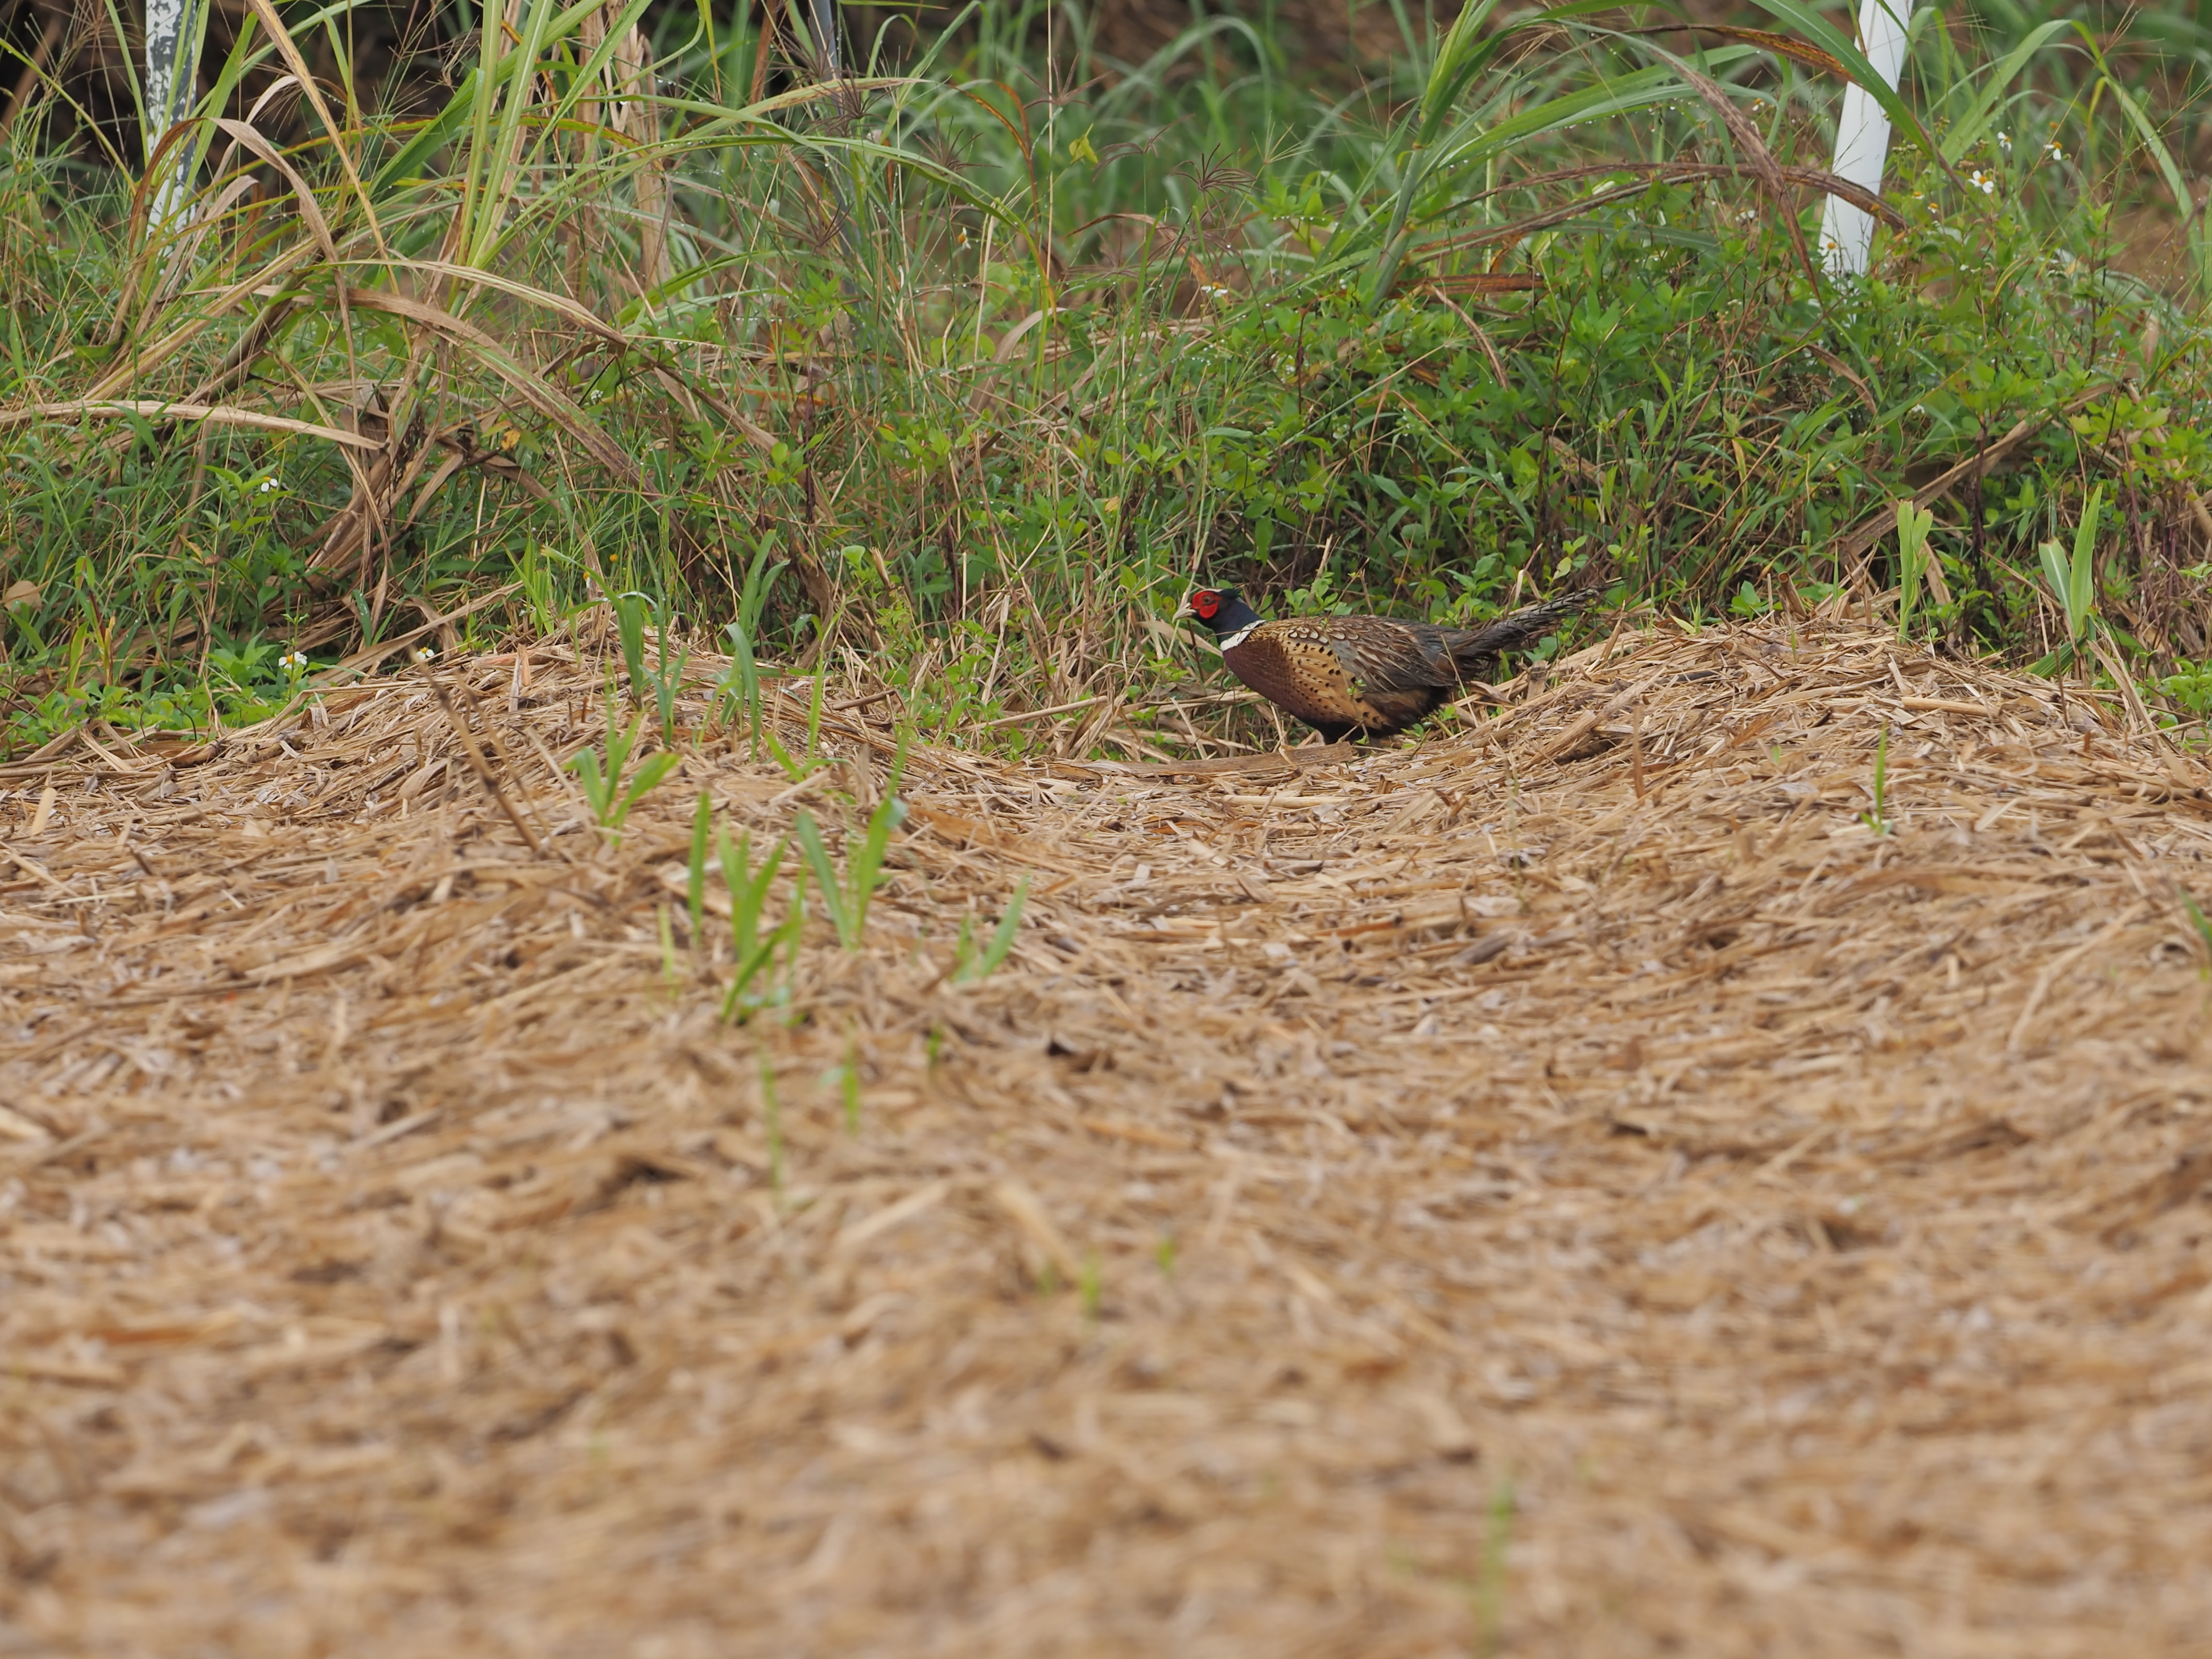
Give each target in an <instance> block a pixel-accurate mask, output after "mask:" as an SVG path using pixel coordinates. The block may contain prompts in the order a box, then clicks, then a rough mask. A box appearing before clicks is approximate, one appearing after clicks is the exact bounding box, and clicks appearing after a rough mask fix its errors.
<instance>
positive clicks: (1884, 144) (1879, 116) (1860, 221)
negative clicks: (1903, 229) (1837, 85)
mask: <svg viewBox="0 0 2212 1659" xmlns="http://www.w3.org/2000/svg"><path fill="white" fill-rule="evenodd" d="M1911 14H1912V0H1861V4H1860V7H1859V49H1860V50H1861V51H1862V52H1865V53H1866V55H1867V60H1868V61H1869V63H1871V64H1873V65H1874V67H1875V73H1876V74H1877V75H1879V76H1881V78H1882V79H1883V80H1884V81H1885V82H1887V83H1888V86H1889V88H1890V90H1891V91H1893V92H1894V91H1895V90H1896V89H1897V79H1898V76H1899V75H1900V74H1902V73H1903V72H1904V69H1905V20H1906V19H1907V18H1909V17H1910V16H1911ZM1888 159H1889V117H1888V116H1887V115H1885V114H1883V113H1882V109H1881V105H1880V104H1877V103H1876V102H1875V100H1874V99H1873V98H1872V97H1871V96H1869V94H1868V93H1867V90H1866V88H1863V87H1861V86H1857V85H1852V86H1850V87H1846V88H1844V114H1843V119H1842V120H1840V121H1839V122H1838V123H1837V125H1836V165H1835V168H1834V171H1835V173H1836V176H1837V177H1838V178H1840V179H1850V182H1851V183H1853V184H1855V185H1863V186H1864V187H1865V188H1866V189H1868V190H1870V191H1875V192H1877V193H1879V192H1880V191H1881V169H1882V164H1883V163H1884V162H1885V161H1887V160H1888ZM1873 247H1874V220H1873V219H1872V217H1870V216H1869V215H1868V213H1867V212H1866V210H1864V209H1863V208H1857V207H1853V206H1852V205H1851V204H1850V203H1849V202H1846V201H1844V199H1843V198H1842V197H1839V196H1831V197H1828V202H1827V206H1826V208H1825V209H1824V210H1822V212H1821V214H1820V253H1821V257H1822V258H1823V259H1824V260H1825V261H1826V264H1827V267H1828V275H1829V276H1865V275H1866V268H1867V256H1868V254H1869V252H1871V251H1872V250H1873Z"/></svg>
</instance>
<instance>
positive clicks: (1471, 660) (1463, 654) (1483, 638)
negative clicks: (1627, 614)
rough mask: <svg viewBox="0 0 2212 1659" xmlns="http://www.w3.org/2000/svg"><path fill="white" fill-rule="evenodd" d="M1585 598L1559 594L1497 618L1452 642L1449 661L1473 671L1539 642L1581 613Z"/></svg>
mask: <svg viewBox="0 0 2212 1659" xmlns="http://www.w3.org/2000/svg"><path fill="white" fill-rule="evenodd" d="M1587 598H1588V596H1587V595H1586V594H1582V593H1562V594H1560V595H1559V596H1558V597H1557V598H1556V599H1546V600H1545V601H1543V603H1541V605H1529V606H1527V607H1526V608H1525V609H1522V610H1520V611H1514V612H1512V613H1511V614H1510V615H1508V616H1504V617H1498V618H1497V619H1496V620H1495V621H1493V622H1490V623H1485V624H1484V625H1483V626H1482V627H1480V628H1478V629H1475V630H1474V632H1473V633H1471V634H1468V635H1466V636H1465V637H1464V638H1462V639H1458V640H1455V641H1452V660H1453V661H1454V662H1455V663H1457V664H1458V665H1460V666H1461V667H1462V668H1472V667H1474V666H1475V665H1477V664H1479V663H1480V662H1483V661H1484V660H1486V659H1488V658H1491V657H1494V656H1496V655H1497V654H1498V653H1499V652H1501V651H1510V650H1512V649H1513V648H1514V647H1516V646H1521V645H1525V644H1527V643H1528V641H1530V640H1533V639H1537V638H1541V636H1542V635H1545V634H1547V633H1548V632H1550V630H1551V629H1553V627H1554V626H1555V625H1556V624H1558V623H1562V622H1565V620H1566V619H1567V618H1568V617H1571V616H1573V615H1574V614H1575V612H1576V611H1579V610H1581V609H1582V608H1583V604H1584V603H1585V601H1586V599H1587Z"/></svg>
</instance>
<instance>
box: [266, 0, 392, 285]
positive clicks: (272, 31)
mask: <svg viewBox="0 0 2212 1659" xmlns="http://www.w3.org/2000/svg"><path fill="white" fill-rule="evenodd" d="M246 3H247V4H248V5H250V6H251V7H252V9H253V15H254V16H256V17H257V18H258V19H259V20H260V22H261V27H262V28H263V30H264V32H265V33H267V34H268V36H269V39H270V42H271V43H272V44H273V45H274V46H276V50H277V52H279V53H280V54H281V55H282V56H283V59H284V66H285V67H286V68H287V69H289V70H291V71H292V73H293V74H294V75H295V76H298V77H299V82H300V90H301V93H303V94H305V95H306V97H307V102H308V104H309V105H310V106H313V110H314V112H315V118H316V119H317V120H319V121H320V122H321V123H322V124H323V131H325V132H326V133H328V134H329V135H330V140H331V149H334V150H336V151H337V158H338V165H339V166H340V167H343V168H344V169H345V176H346V183H347V184H348V185H351V186H352V188H353V193H354V196H355V198H356V200H358V201H359V202H360V203H361V210H362V216H364V217H366V218H367V219H368V234H369V235H370V236H371V237H372V238H373V239H374V240H375V243H376V246H377V248H378V250H379V251H380V252H381V251H382V250H383V247H384V229H383V227H382V226H380V225H379V224H378V223H377V222H376V204H374V202H372V201H370V200H369V197H368V191H367V190H366V189H364V188H363V187H362V182H361V173H360V172H359V171H358V170H357V169H356V167H355V166H354V161H353V155H352V153H351V152H350V151H349V150H348V149H346V145H345V130H344V129H343V127H341V126H340V125H338V124H337V121H336V120H334V119H333V118H331V110H330V106H329V105H327V104H325V102H324V101H323V94H322V89H321V88H319V87H318V86H317V85H316V84H315V77H314V76H313V75H312V74H310V73H309V72H308V70H307V59H306V58H302V57H301V55H300V48H299V45H298V43H297V42H295V40H293V39H292V32H291V31H290V30H289V29H288V28H286V27H284V20H283V18H281V17H279V16H278V15H276V7H275V6H273V5H271V4H270V0H246Z"/></svg>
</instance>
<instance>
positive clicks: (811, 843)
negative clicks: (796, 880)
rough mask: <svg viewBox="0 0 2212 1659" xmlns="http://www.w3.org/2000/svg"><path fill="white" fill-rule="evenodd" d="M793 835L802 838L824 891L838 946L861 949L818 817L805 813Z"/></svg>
mask: <svg viewBox="0 0 2212 1659" xmlns="http://www.w3.org/2000/svg"><path fill="white" fill-rule="evenodd" d="M791 832H792V834H793V836H796V837H797V838H798V841H799V851H800V852H802V853H804V854H805V855H806V862H807V864H808V866H809V867H811V869H812V870H813V872H814V884H815V885H816V886H817V887H818V888H820V889H821V890H822V902H823V906H824V907H825V908H827V909H828V910H829V924H830V926H831V927H835V928H836V930H837V942H838V943H839V944H840V945H843V946H844V947H845V948H846V949H847V950H848V951H851V950H856V949H858V948H859V946H860V929H859V928H858V927H856V926H855V925H854V921H853V916H852V913H851V911H850V909H849V908H848V907H847V905H846V903H845V896H844V893H843V892H842V889H841V884H839V882H838V880H837V871H836V866H834V865H832V864H831V863H830V862H829V848H827V847H824V846H823V844H822V830H821V828H820V826H819V825H817V823H815V822H814V815H813V814H812V813H811V812H801V813H800V814H799V817H798V819H797V821H796V822H794V823H793V825H792V826H791Z"/></svg>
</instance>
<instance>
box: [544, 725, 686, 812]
mask: <svg viewBox="0 0 2212 1659" xmlns="http://www.w3.org/2000/svg"><path fill="white" fill-rule="evenodd" d="M644 723H645V716H644V715H642V714H636V715H633V716H631V718H630V722H629V726H623V725H622V723H621V721H620V719H619V717H618V716H617V714H616V705H615V701H614V698H613V697H612V696H609V697H608V699H607V732H606V737H605V739H604V740H603V743H602V746H601V748H600V749H599V750H592V749H591V748H588V747H587V748H585V749H581V750H578V751H577V752H576V755H575V757H574V759H572V760H571V761H570V762H569V763H568V764H569V767H570V768H571V769H573V770H574V772H575V774H576V781H577V783H578V784H579V785H580V787H582V789H583V792H584V801H585V804H586V805H587V806H589V807H590V808H591V810H592V821H593V822H594V823H597V824H598V825H599V830H600V833H601V834H603V835H605V836H606V837H607V839H608V840H609V841H611V842H613V843H614V844H615V845H617V846H620V845H621V844H622V829H623V823H625V822H626V821H627V820H628V819H629V814H630V809H631V808H632V807H634V806H635V805H637V804H638V802H639V801H640V800H641V799H644V798H645V795H646V794H647V792H648V791H650V790H652V789H653V788H654V787H656V786H657V785H659V782H660V781H661V780H662V779H663V778H665V777H666V776H667V775H669V774H670V773H671V772H672V771H674V770H675V769H676V768H677V767H678V765H680V764H681V763H682V759H683V757H681V756H679V755H678V754H676V753H675V752H674V751H672V750H666V749H664V750H659V751H658V752H657V753H654V754H651V755H648V756H647V757H645V759H644V760H643V761H641V762H640V763H639V764H638V766H637V769H636V770H635V771H631V770H630V769H629V760H630V756H631V754H632V752H633V751H634V750H635V748H636V745H637V734H638V731H639V728H640V727H641V726H643V725H644Z"/></svg>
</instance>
